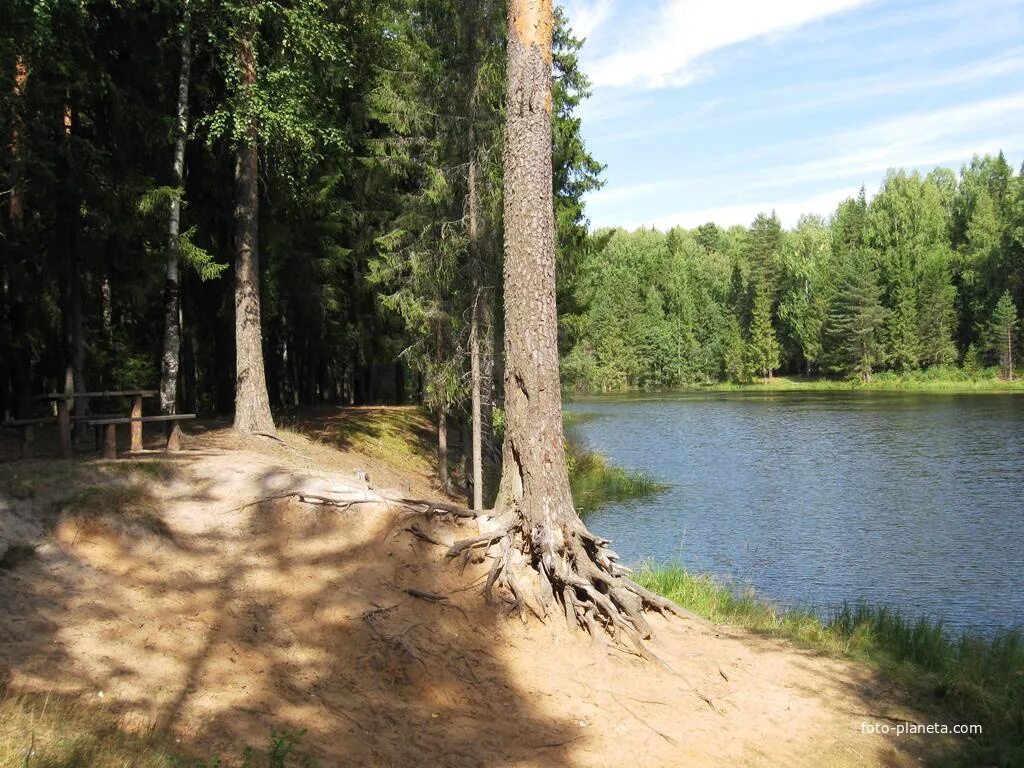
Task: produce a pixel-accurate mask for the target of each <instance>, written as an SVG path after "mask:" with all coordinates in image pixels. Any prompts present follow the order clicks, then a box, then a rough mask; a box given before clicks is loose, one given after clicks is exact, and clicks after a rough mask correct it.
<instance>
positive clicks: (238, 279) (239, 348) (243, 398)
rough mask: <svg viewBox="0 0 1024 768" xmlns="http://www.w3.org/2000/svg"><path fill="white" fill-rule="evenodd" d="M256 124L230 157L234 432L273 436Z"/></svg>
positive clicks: (248, 67) (247, 59)
mask: <svg viewBox="0 0 1024 768" xmlns="http://www.w3.org/2000/svg"><path fill="white" fill-rule="evenodd" d="M240 42H241V45H240V51H239V59H240V64H241V66H242V73H243V74H242V87H243V88H244V89H249V88H254V87H255V85H256V58H255V52H254V50H253V29H252V26H251V25H249V24H247V25H246V26H245V29H244V30H243V33H242V39H241V41H240ZM257 142H258V139H257V133H256V126H255V125H254V124H253V123H252V122H251V118H250V123H249V125H248V126H246V131H245V137H244V138H243V139H242V142H241V144H240V145H239V147H238V149H237V151H236V156H235V187H236V189H235V195H236V200H235V227H236V233H235V424H234V426H235V429H236V430H237V431H238V432H243V433H248V432H267V433H270V434H274V433H275V432H276V430H275V427H274V417H273V416H272V415H271V413H270V397H269V395H268V394H267V377H266V373H265V372H264V368H263V332H262V327H261V321H260V267H259V155H258V154H257Z"/></svg>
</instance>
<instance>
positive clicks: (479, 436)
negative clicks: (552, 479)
mask: <svg viewBox="0 0 1024 768" xmlns="http://www.w3.org/2000/svg"><path fill="white" fill-rule="evenodd" d="M471 2H472V10H471V12H470V14H469V35H468V37H469V62H470V65H469V83H470V88H469V105H468V106H469V110H468V112H469V131H468V148H469V172H468V185H467V186H468V189H467V193H468V194H467V197H468V198H469V199H468V216H469V225H468V235H469V270H470V301H471V302H472V304H471V305H470V311H469V381H470V400H471V406H470V407H471V412H470V422H471V426H472V435H471V443H472V472H473V475H472V481H471V482H472V486H473V509H482V508H483V505H484V504H483V492H484V473H483V447H482V440H483V433H482V431H481V426H482V425H481V418H482V409H481V384H482V381H481V373H480V292H481V286H480V273H481V272H482V266H483V265H482V254H481V252H480V223H479V217H480V203H479V196H480V189H479V186H480V180H479V174H480V168H479V148H478V147H477V141H476V120H477V96H478V91H479V84H478V80H479V77H480V72H479V70H480V65H479V60H478V58H479V57H478V54H477V35H478V32H477V27H478V25H479V21H478V18H477V17H478V15H479V14H478V13H476V11H477V8H478V5H479V0H471ZM463 450H465V448H463Z"/></svg>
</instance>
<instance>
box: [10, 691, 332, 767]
mask: <svg viewBox="0 0 1024 768" xmlns="http://www.w3.org/2000/svg"><path fill="white" fill-rule="evenodd" d="M302 736H303V732H302V731H281V732H274V733H272V734H271V736H270V738H269V740H268V743H267V745H266V747H264V748H262V749H255V748H252V747H247V748H246V749H245V750H243V751H242V754H241V757H240V758H239V759H238V760H230V761H224V760H221V758H219V757H212V758H200V757H196V756H195V754H189V752H190V751H192V750H190V749H189V746H188V745H182V744H181V742H180V740H178V739H174V740H173V741H172V738H171V737H170V736H169V735H167V734H159V733H157V732H156V731H154V729H153V728H152V727H150V726H148V725H146V724H142V726H141V727H140V725H139V724H138V723H136V724H135V725H134V726H133V725H132V723H126V722H124V721H123V720H122V719H121V718H119V717H118V716H117V715H116V714H115V713H114V712H113V711H112V710H111V709H110V707H108V706H106V705H104V704H102V703H92V702H88V701H86V700H84V699H82V698H75V697H69V696H58V695H52V694H46V695H39V694H19V695H13V694H2V693H0V768H96V767H99V766H102V768H227V766H242V767H243V768H311V767H312V766H315V765H316V763H315V761H314V760H313V759H312V757H311V756H309V755H308V754H307V753H306V752H305V751H304V750H303V749H302V748H301V746H302V745H301V742H302Z"/></svg>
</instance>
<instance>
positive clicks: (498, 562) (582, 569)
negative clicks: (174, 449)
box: [238, 491, 689, 659]
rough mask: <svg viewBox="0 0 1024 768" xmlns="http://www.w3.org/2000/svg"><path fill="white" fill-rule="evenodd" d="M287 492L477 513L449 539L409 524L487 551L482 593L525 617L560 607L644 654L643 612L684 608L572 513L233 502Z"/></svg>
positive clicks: (471, 552) (461, 554)
mask: <svg viewBox="0 0 1024 768" xmlns="http://www.w3.org/2000/svg"><path fill="white" fill-rule="evenodd" d="M292 497H294V498H297V499H298V500H299V501H301V502H304V503H309V504H318V505H326V506H332V507H337V508H340V509H343V510H346V509H349V508H350V507H352V506H355V505H359V504H385V505H398V506H400V507H402V508H404V509H405V510H406V511H407V512H408V513H409V514H410V515H415V516H426V517H432V516H437V517H441V516H446V515H450V516H452V517H455V518H459V519H476V520H479V521H480V525H481V529H482V530H483V531H484V532H482V533H481V534H480V535H479V536H473V537H470V538H467V539H462V540H459V541H455V542H454V543H451V544H446V543H445V542H442V541H439V540H437V539H435V538H434V537H433V536H431V535H430V534H429V533H427V532H426V531H423V530H422V529H420V528H419V527H418V526H415V525H413V526H411V527H409V528H407V529H406V530H409V531H411V532H412V533H413V534H414V535H416V536H417V537H418V538H420V539H422V540H424V541H427V542H429V543H431V544H435V545H440V546H447V547H448V549H447V552H446V555H447V557H449V558H456V557H457V558H460V559H462V562H463V565H465V564H466V563H468V562H469V560H470V559H471V558H472V557H474V556H477V557H479V556H481V555H482V556H484V557H490V558H491V559H492V561H491V567H490V570H489V571H488V573H487V578H486V581H485V582H484V594H485V595H486V596H487V599H488V600H494V597H495V591H496V588H497V592H498V593H499V595H500V598H501V599H502V600H504V601H505V602H507V603H508V605H509V606H510V608H511V611H512V612H513V613H517V614H518V615H519V616H520V617H521V618H524V619H525V615H526V611H527V610H529V611H530V612H531V613H533V614H534V615H535V616H536V617H537V618H539V619H541V620H542V621H543V620H546V619H548V617H549V616H550V615H551V613H552V612H553V611H555V610H558V612H559V613H562V614H564V616H565V619H566V621H567V623H568V624H569V626H570V627H571V628H576V627H581V628H583V629H585V630H586V631H587V632H588V633H589V634H590V636H591V637H592V638H593V639H594V640H595V641H597V642H605V641H606V640H607V639H609V638H610V639H611V640H612V641H613V642H614V643H616V644H617V645H618V646H620V647H624V648H630V647H631V648H632V649H633V650H635V652H636V653H637V654H639V655H640V656H642V657H643V658H645V659H656V657H655V656H654V655H653V654H652V653H651V652H650V650H649V649H648V648H647V645H646V644H645V642H644V641H645V640H649V639H650V638H651V626H650V624H649V623H648V622H647V619H646V618H645V616H644V613H645V612H647V611H654V612H657V613H660V614H663V615H664V614H672V615H675V616H680V617H683V616H688V615H689V614H688V612H686V611H683V610H682V609H680V608H679V607H678V606H676V605H675V603H673V602H671V601H670V600H667V599H665V598H664V597H661V596H660V595H656V594H654V593H653V592H651V591H650V590H647V589H645V588H644V587H642V586H640V585H639V584H637V583H636V582H634V581H633V580H632V579H630V578H629V574H630V573H632V571H631V570H630V569H629V568H627V567H626V566H624V565H621V564H619V562H618V560H619V556H618V555H617V554H616V553H615V552H614V551H613V550H612V549H611V548H610V544H611V542H610V541H609V540H607V539H603V538H601V537H600V536H595V535H594V534H592V533H591V532H590V531H588V530H587V528H586V526H585V525H583V523H582V522H581V521H580V520H579V518H577V517H576V516H575V515H573V516H572V517H571V518H570V519H569V520H568V522H566V523H565V524H564V525H561V526H545V525H542V524H533V525H531V523H530V521H529V520H528V519H527V518H526V516H525V515H524V514H523V513H522V512H521V511H519V510H514V511H512V512H507V513H503V514H497V515H494V514H493V513H488V512H474V511H473V510H469V509H466V508H465V507H460V506H458V505H457V504H450V503H448V502H441V501H431V500H428V499H411V498H404V497H402V498H395V497H383V498H376V499H337V498H331V497H329V496H324V495H321V494H315V493H305V492H302V491H282V492H280V493H276V494H272V495H270V496H264V497H262V498H259V499H255V500H253V501H250V502H247V503H246V504H243V505H242V506H241V507H239V508H238V509H244V508H246V507H250V506H255V505H257V504H262V503H264V502H268V501H274V500H277V499H284V498H292ZM417 596H420V595H417Z"/></svg>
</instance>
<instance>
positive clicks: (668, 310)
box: [560, 156, 1024, 391]
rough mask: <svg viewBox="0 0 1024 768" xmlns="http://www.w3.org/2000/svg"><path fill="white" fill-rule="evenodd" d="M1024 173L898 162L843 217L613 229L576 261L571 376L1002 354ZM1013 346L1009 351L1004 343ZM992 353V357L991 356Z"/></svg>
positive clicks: (717, 378) (1003, 167) (925, 362)
mask: <svg viewBox="0 0 1024 768" xmlns="http://www.w3.org/2000/svg"><path fill="white" fill-rule="evenodd" d="M1022 217H1024V175H1017V176H1014V175H1013V174H1012V173H1011V172H1010V171H1009V166H1008V165H1007V164H1006V162H1005V160H1003V159H1001V156H999V157H996V158H991V157H986V158H975V160H974V161H972V163H971V164H970V166H969V167H965V168H964V169H962V170H961V172H960V175H959V177H957V175H956V174H955V173H953V172H952V171H950V170H948V169H936V170H935V171H933V172H932V173H930V174H928V176H926V177H922V176H920V175H919V174H917V173H906V172H903V171H898V172H892V173H890V174H889V175H888V176H887V177H886V179H885V181H884V184H883V186H882V189H881V190H880V192H879V193H878V195H877V196H876V197H875V198H874V199H873V200H872V201H871V202H870V203H869V202H868V200H867V196H866V194H865V192H864V190H861V192H860V194H859V195H858V197H857V198H856V199H850V200H846V201H845V202H843V203H842V204H840V205H839V207H838V209H837V210H836V212H835V214H834V215H833V216H832V217H831V218H830V219H829V220H822V219H820V218H817V217H812V216H808V217H803V218H802V219H801V220H800V221H799V222H798V224H797V226H796V227H795V228H794V229H793V230H792V231H788V232H787V231H783V230H782V228H781V226H780V223H779V221H778V219H777V218H776V217H775V216H774V215H767V214H760V215H758V216H757V217H756V218H755V219H754V221H753V222H752V223H751V225H750V227H749V228H746V229H744V228H733V229H731V230H728V231H723V230H721V229H720V228H718V227H716V226H715V225H714V224H710V223H709V224H705V225H702V226H700V227H698V228H696V229H693V230H684V229H681V228H676V229H673V230H671V231H669V232H668V233H665V234H663V233H661V232H658V231H652V230H648V229H639V230H636V231H634V232H625V231H623V230H617V229H616V230H604V231H601V232H598V233H595V234H594V235H593V236H592V237H591V241H590V244H589V247H588V249H587V250H586V251H585V252H584V253H583V255H582V257H581V259H580V262H579V264H578V266H577V269H576V270H575V271H574V272H572V273H570V274H568V275H562V276H561V279H562V281H563V288H562V289H561V292H562V293H566V294H569V295H571V300H570V301H568V302H564V303H563V305H564V307H568V309H565V308H563V313H562V315H561V317H560V332H561V333H560V338H561V341H562V348H563V358H562V360H563V369H562V370H563V385H564V386H565V388H566V389H568V390H570V391H608V390H623V389H633V388H671V387H687V386H694V385H708V384H713V383H716V382H731V383H736V384H741V383H744V382H746V381H747V380H748V379H749V378H750V377H752V376H756V377H760V378H762V379H765V380H767V379H768V378H769V377H770V376H771V375H773V373H774V372H779V373H781V374H783V375H785V374H800V375H814V374H821V373H824V374H827V375H833V376H838V377H844V378H846V377H851V378H855V379H857V380H858V381H860V382H862V383H864V382H868V381H869V380H871V379H872V377H873V376H875V375H877V374H878V373H880V372H881V373H884V372H886V371H892V372H895V373H898V374H899V376H897V377H896V378H895V379H893V380H894V381H897V380H899V381H902V380H903V379H907V380H910V379H913V378H914V376H915V374H916V372H918V371H923V370H932V369H944V368H945V366H949V365H951V364H952V363H954V362H955V361H957V360H958V359H966V358H965V353H966V351H967V350H968V349H970V348H971V345H973V349H974V350H975V353H973V356H972V357H970V359H969V365H971V366H972V368H971V370H972V372H973V373H978V372H980V370H981V368H982V366H983V365H984V364H986V363H987V360H985V359H983V355H985V354H987V353H991V354H992V355H993V358H992V359H993V360H995V359H996V358H998V350H997V348H996V347H995V346H994V345H993V343H992V338H993V336H992V332H991V328H992V311H993V307H994V306H995V305H996V303H997V301H998V300H999V297H1000V296H1002V295H1003V294H1004V293H1006V292H1009V298H1010V300H1013V301H1014V302H1015V303H1016V304H1017V305H1018V306H1020V299H1019V298H1016V297H1017V296H1018V295H1020V294H1021V292H1022V291H1024V284H1022V280H1024V278H1022V275H1024V250H1022V249H1021V246H1022V245H1024V218H1022ZM1004 357H1005V355H1004ZM975 358H977V359H975Z"/></svg>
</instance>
